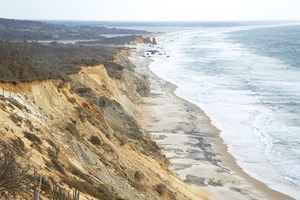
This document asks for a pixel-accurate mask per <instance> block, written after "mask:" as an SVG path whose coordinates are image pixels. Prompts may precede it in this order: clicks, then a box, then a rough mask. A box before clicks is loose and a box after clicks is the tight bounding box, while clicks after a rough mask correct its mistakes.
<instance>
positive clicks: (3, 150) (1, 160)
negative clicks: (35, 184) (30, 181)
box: [0, 141, 30, 198]
mask: <svg viewBox="0 0 300 200" xmlns="http://www.w3.org/2000/svg"><path fill="white" fill-rule="evenodd" d="M29 158H30V156H29V155H28V153H24V152H20V151H15V150H14V149H13V147H12V146H10V145H8V144H7V143H5V142H3V141H0V198H8V197H16V196H17V195H22V194H23V193H24V192H25V191H26V184H27V181H26V175H27V174H28V171H29V169H30V166H29V162H28V161H29Z"/></svg>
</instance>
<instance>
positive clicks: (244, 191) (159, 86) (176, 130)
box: [130, 33, 293, 200]
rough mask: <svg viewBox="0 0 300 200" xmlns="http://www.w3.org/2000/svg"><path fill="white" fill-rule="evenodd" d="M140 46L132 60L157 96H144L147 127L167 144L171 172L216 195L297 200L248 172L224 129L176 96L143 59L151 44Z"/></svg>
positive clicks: (133, 52)
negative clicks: (230, 147)
mask: <svg viewBox="0 0 300 200" xmlns="http://www.w3.org/2000/svg"><path fill="white" fill-rule="evenodd" d="M171 34H174V33H171ZM164 37H166V36H164ZM134 48H136V49H133V50H132V54H131V57H130V60H131V61H132V62H133V63H134V65H135V66H136V71H137V72H139V73H141V74H145V75H146V76H148V77H149V80H150V84H151V95H150V96H149V97H146V98H144V101H145V104H144V105H143V110H144V112H143V116H142V118H143V121H144V128H145V129H146V130H148V131H149V132H150V133H151V135H152V138H153V139H154V140H155V141H156V142H157V143H158V144H159V145H160V146H161V147H163V149H164V153H165V154H166V156H167V158H168V159H169V160H170V162H171V167H170V168H171V170H173V171H174V172H175V173H176V174H177V175H178V177H179V178H180V179H181V180H183V181H184V182H186V183H187V184H189V185H191V187H195V188H201V190H203V189H205V190H207V191H208V192H209V193H210V194H211V199H220V200H221V199H222V200H224V199H239V200H243V199H245V200H250V199H251V200H254V199H257V200H258V199H270V200H275V199H278V200H279V199H280V200H288V199H293V198H291V197H289V196H286V195H284V194H281V193H279V192H276V191H274V190H271V189H270V188H268V187H267V186H266V185H265V184H263V183H261V182H259V181H257V180H255V179H253V178H252V177H250V176H249V175H247V174H246V173H245V172H244V171H243V170H242V169H241V168H240V167H239V166H238V165H237V164H236V161H235V159H234V158H233V157H232V156H231V155H230V154H229V153H228V152H227V146H226V145H225V144H224V142H223V140H222V139H221V138H220V136H219V133H220V131H219V130H218V129H217V128H215V127H214V126H213V125H212V124H211V123H210V119H209V117H208V116H206V114H205V113H204V112H203V111H202V110H201V109H200V108H199V107H197V106H196V105H193V104H191V103H190V102H188V101H186V100H184V99H182V98H179V97H178V96H176V95H175V94H174V90H175V89H176V86H175V85H173V84H171V83H168V82H166V81H164V80H162V79H160V78H159V77H157V76H156V75H155V74H154V73H152V72H151V71H150V69H149V63H150V62H151V59H150V58H147V57H143V55H144V53H145V51H147V50H148V49H149V48H150V47H149V46H148V45H145V44H138V45H137V46H134Z"/></svg>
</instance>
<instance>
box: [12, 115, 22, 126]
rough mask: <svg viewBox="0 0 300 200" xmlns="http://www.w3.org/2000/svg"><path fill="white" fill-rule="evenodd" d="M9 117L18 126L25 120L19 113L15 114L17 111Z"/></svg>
mask: <svg viewBox="0 0 300 200" xmlns="http://www.w3.org/2000/svg"><path fill="white" fill-rule="evenodd" d="M9 117H10V119H11V120H12V121H13V122H14V123H15V124H17V125H18V126H19V125H21V123H22V122H23V117H20V116H19V115H17V114H15V113H14V114H11V115H10V116H9Z"/></svg>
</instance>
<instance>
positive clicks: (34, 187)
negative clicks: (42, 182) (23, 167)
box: [3, 92, 37, 200]
mask: <svg viewBox="0 0 300 200" xmlns="http://www.w3.org/2000/svg"><path fill="white" fill-rule="evenodd" d="M3 93H4V92H3ZM36 188H37V172H36V171H35V170H34V183H33V199H34V200H36V198H37V195H36Z"/></svg>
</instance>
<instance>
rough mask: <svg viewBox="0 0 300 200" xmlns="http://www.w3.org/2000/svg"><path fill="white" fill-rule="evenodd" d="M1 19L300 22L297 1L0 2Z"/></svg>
mask: <svg viewBox="0 0 300 200" xmlns="http://www.w3.org/2000/svg"><path fill="white" fill-rule="evenodd" d="M0 17H2V18H15V19H61V20H96V21H211V20H212V21H228V20H229V21H231V20H300V0H149V1H144V0H0Z"/></svg>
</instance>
